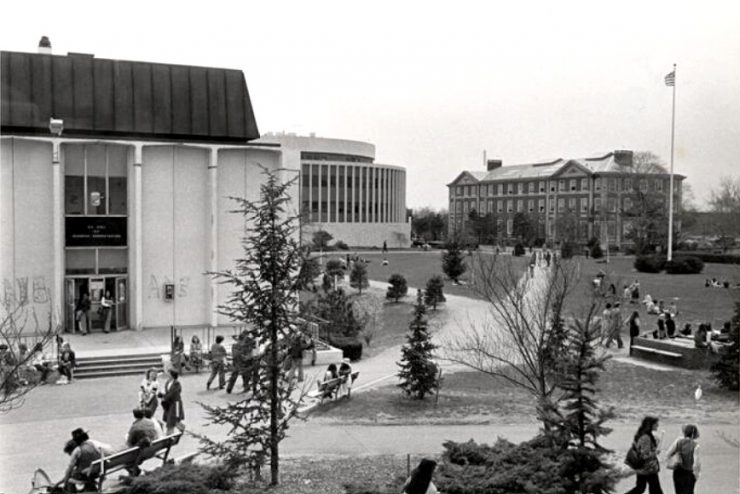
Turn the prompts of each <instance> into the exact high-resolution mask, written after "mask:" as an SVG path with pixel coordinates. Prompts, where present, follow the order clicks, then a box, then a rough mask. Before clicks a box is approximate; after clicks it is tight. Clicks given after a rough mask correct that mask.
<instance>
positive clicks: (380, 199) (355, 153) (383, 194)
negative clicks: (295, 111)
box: [256, 133, 411, 247]
mask: <svg viewBox="0 0 740 494" xmlns="http://www.w3.org/2000/svg"><path fill="white" fill-rule="evenodd" d="M256 142H257V143H262V144H279V145H280V148H281V149H283V150H284V152H286V153H288V152H290V153H292V154H293V155H299V156H300V163H301V165H300V166H301V173H300V204H301V212H302V214H303V215H304V225H305V227H304V229H303V242H310V241H311V235H312V233H313V232H314V231H316V230H325V231H327V232H329V233H330V234H331V235H332V236H333V237H334V240H341V241H343V242H345V243H346V244H348V245H350V246H352V247H380V246H382V245H383V242H386V244H387V246H388V247H408V245H409V241H410V233H411V225H410V223H408V222H407V221H406V170H405V169H404V168H402V167H400V166H393V165H383V164H378V163H375V162H374V161H375V146H374V145H373V144H370V143H367V142H360V141H351V140H345V139H329V138H325V137H316V136H313V135H311V136H298V135H294V134H285V133H281V134H266V135H263V136H262V137H261V138H260V139H259V140H258V141H256Z"/></svg>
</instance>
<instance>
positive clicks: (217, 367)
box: [206, 330, 316, 393]
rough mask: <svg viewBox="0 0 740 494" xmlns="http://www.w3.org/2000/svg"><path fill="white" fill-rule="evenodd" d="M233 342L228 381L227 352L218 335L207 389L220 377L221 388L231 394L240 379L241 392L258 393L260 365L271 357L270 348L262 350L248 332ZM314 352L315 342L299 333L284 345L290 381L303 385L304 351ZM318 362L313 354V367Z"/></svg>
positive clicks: (222, 340)
mask: <svg viewBox="0 0 740 494" xmlns="http://www.w3.org/2000/svg"><path fill="white" fill-rule="evenodd" d="M233 338H234V343H233V344H232V345H231V364H232V365H231V369H232V370H231V374H230V375H229V378H228V381H227V379H226V370H227V351H226V347H225V346H224V337H223V336H222V335H218V336H216V340H215V342H214V343H213V345H212V346H211V351H210V359H211V375H210V376H209V377H208V380H207V381H206V389H207V390H208V389H211V385H212V384H213V381H214V380H215V379H216V377H218V389H224V388H226V392H227V393H231V392H232V391H233V389H234V386H235V385H236V382H237V380H239V378H240V377H241V381H242V390H243V392H247V391H248V390H249V389H250V388H251V391H252V393H254V392H255V390H256V387H257V383H258V380H259V363H260V361H261V360H262V359H264V358H265V356H266V355H268V354H269V348H260V347H259V346H258V345H257V344H256V343H255V341H254V340H253V339H252V338H251V337H250V336H249V333H248V332H247V331H246V330H245V331H242V332H241V333H240V334H239V335H238V336H236V335H235V336H233ZM307 350H315V345H314V342H313V339H312V338H311V337H310V336H308V335H306V334H304V333H299V334H298V335H297V336H296V337H295V338H293V339H291V340H290V341H289V342H285V343H284V344H283V345H282V347H281V348H280V352H281V355H283V352H287V354H285V357H286V358H285V360H284V361H285V365H286V370H287V371H288V374H287V379H288V380H294V379H296V380H297V381H298V382H302V381H303V380H304V374H303V358H304V354H305V353H304V352H305V351H307ZM315 361H316V354H315V352H314V353H313V360H312V364H313V363H315Z"/></svg>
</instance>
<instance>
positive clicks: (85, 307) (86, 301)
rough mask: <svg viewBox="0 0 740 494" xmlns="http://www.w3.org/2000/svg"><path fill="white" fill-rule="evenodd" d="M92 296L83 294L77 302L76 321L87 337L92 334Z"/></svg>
mask: <svg viewBox="0 0 740 494" xmlns="http://www.w3.org/2000/svg"><path fill="white" fill-rule="evenodd" d="M91 306H92V303H91V302H90V294H89V293H87V292H82V294H81V295H80V299H79V300H78V301H77V307H75V321H76V322H77V327H78V328H79V330H80V331H81V332H82V336H86V335H87V333H89V332H90V307H91Z"/></svg>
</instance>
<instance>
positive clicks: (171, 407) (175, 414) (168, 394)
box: [160, 369, 185, 436]
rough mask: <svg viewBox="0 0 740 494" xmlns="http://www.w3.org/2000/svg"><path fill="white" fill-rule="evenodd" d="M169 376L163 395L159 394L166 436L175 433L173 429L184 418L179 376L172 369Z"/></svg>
mask: <svg viewBox="0 0 740 494" xmlns="http://www.w3.org/2000/svg"><path fill="white" fill-rule="evenodd" d="M169 374H170V378H169V379H168V380H167V382H166V383H165V385H164V394H162V393H160V396H161V398H162V409H163V410H164V414H163V415H162V420H163V421H164V423H165V426H166V434H167V435H168V436H169V435H171V434H173V433H174V432H175V427H176V426H177V425H178V424H179V423H180V422H181V421H182V420H183V419H184V418H185V410H183V407H182V396H181V394H182V385H181V384H180V381H179V380H178V377H180V374H179V373H178V372H177V371H176V370H174V369H172V370H170V372H169Z"/></svg>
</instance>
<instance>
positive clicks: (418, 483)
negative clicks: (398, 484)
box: [403, 458, 439, 494]
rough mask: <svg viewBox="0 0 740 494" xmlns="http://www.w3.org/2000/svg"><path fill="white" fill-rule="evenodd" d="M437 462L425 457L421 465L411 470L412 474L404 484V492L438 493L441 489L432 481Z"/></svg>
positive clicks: (419, 493)
mask: <svg viewBox="0 0 740 494" xmlns="http://www.w3.org/2000/svg"><path fill="white" fill-rule="evenodd" d="M436 467H437V462H436V461H434V460H429V459H427V458H424V459H423V460H421V462H420V463H419V466H417V467H416V468H414V469H413V470H412V471H411V475H410V476H409V478H408V479H406V483H405V484H404V485H403V494H437V493H438V492H439V491H438V490H437V487H436V486H435V485H434V482H432V476H433V475H434V469H435V468H436Z"/></svg>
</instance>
